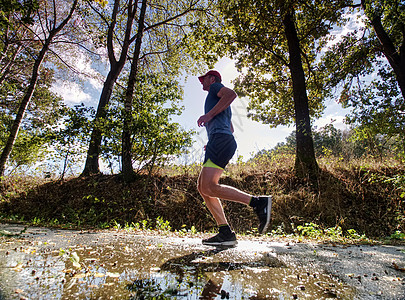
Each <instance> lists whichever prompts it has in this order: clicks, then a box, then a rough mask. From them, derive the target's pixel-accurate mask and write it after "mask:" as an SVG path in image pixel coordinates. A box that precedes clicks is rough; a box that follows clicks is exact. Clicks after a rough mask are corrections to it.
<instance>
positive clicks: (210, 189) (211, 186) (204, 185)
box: [198, 182, 218, 197]
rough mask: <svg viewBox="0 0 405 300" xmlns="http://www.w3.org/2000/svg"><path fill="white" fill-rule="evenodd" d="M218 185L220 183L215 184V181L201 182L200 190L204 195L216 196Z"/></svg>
mask: <svg viewBox="0 0 405 300" xmlns="http://www.w3.org/2000/svg"><path fill="white" fill-rule="evenodd" d="M217 187H218V184H215V183H213V182H199V184H198V191H199V192H200V193H201V194H202V195H206V196H209V197H216V190H217Z"/></svg>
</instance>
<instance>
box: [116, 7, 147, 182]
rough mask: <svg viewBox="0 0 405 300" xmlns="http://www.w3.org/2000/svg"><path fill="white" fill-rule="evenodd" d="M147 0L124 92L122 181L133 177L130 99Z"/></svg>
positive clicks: (134, 81) (140, 19) (136, 71)
mask: <svg viewBox="0 0 405 300" xmlns="http://www.w3.org/2000/svg"><path fill="white" fill-rule="evenodd" d="M146 3H147V0H142V7H141V13H140V16H139V20H138V33H137V37H136V42H135V49H134V55H133V58H132V64H131V71H130V74H129V79H128V86H127V90H126V92H125V103H124V108H125V111H124V116H123V117H124V126H123V131H122V175H123V177H124V180H126V181H130V180H131V179H132V177H133V174H134V170H133V167H132V153H131V151H132V141H131V130H130V128H131V124H132V122H133V118H132V99H133V96H134V89H135V83H136V76H137V73H138V60H139V56H140V52H141V45H142V37H143V30H144V28H145V24H144V20H145V12H146Z"/></svg>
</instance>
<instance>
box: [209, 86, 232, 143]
mask: <svg viewBox="0 0 405 300" xmlns="http://www.w3.org/2000/svg"><path fill="white" fill-rule="evenodd" d="M223 87H224V85H223V84H222V83H219V82H214V83H213V84H211V86H210V91H209V92H208V95H207V98H206V99H205V105H204V112H205V113H208V112H209V111H210V110H211V109H212V108H213V107H214V106H215V105H216V104H217V103H218V101H219V99H220V98H219V97H218V96H217V94H218V93H219V91H220V90H221V89H222V88H223ZM231 118H232V111H231V107H230V106H228V107H227V108H226V109H225V110H224V111H222V112H221V113H219V114H217V115H216V116H215V117H214V118H213V119H212V120H211V121H209V122H208V124H207V125H206V129H207V133H208V139H209V138H210V137H211V136H212V135H213V134H214V133H225V134H231V135H232V131H231Z"/></svg>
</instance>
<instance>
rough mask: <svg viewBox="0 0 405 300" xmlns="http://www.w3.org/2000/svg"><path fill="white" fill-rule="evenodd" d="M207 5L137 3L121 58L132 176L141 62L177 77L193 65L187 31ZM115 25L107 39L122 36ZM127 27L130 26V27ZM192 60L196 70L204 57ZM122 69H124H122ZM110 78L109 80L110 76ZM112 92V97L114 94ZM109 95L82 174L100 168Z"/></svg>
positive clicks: (181, 0)
mask: <svg viewBox="0 0 405 300" xmlns="http://www.w3.org/2000/svg"><path fill="white" fill-rule="evenodd" d="M207 6H209V5H208V4H207V3H206V2H205V1H202V0H193V1H188V0H176V1H174V2H173V1H167V0H165V1H156V0H154V1H142V2H140V3H138V10H137V11H136V15H135V16H134V18H135V19H136V21H134V20H132V23H133V26H134V27H136V29H135V30H134V33H133V35H132V36H128V37H127V35H125V37H124V38H123V39H122V40H121V45H127V43H129V45H128V47H129V50H128V49H126V51H127V52H126V55H125V56H122V57H123V58H125V59H126V58H127V57H128V56H129V57H130V68H129V79H128V83H127V87H126V91H127V94H126V104H125V110H126V111H125V113H124V120H125V124H126V125H125V126H124V132H123V147H122V150H123V153H122V159H123V172H124V173H125V174H127V175H129V176H130V174H131V173H132V163H131V160H130V157H131V154H130V151H131V140H130V138H129V136H130V134H131V133H130V132H129V131H128V128H129V125H130V122H131V118H132V114H131V110H132V105H131V103H132V97H133V94H134V86H135V84H136V81H137V74H138V69H139V65H140V63H142V64H143V66H144V67H143V68H142V69H143V70H144V72H146V73H150V74H153V73H154V72H156V71H158V70H161V69H164V70H165V72H166V75H167V76H178V75H179V73H180V70H184V69H187V68H188V67H190V64H191V63H190V62H191V61H192V60H191V57H193V58H194V57H195V53H194V56H192V55H191V54H190V52H188V51H186V50H185V49H186V48H187V46H186V43H185V39H186V37H187V34H188V32H189V31H190V30H192V29H191V27H192V26H193V24H195V23H196V22H197V21H198V20H199V17H200V15H202V14H205V15H207V14H208V13H207V10H209V9H208V8H207ZM193 13H195V14H193ZM205 17H207V16H205ZM114 24H115V23H111V24H110V25H109V27H108V28H109V31H108V37H107V41H109V40H110V41H112V38H113V37H114V36H119V35H120V31H119V29H120V28H117V29H115V28H114V27H113V26H112V25H114ZM127 26H128V22H127ZM122 27H123V26H121V28H122ZM126 28H127V29H128V27H126ZM170 28H176V30H171V29H170ZM110 36H111V38H110ZM133 43H134V45H133ZM110 45H111V47H110ZM112 46H113V44H112V42H108V43H107V47H108V49H110V48H111V49H112V50H111V51H110V50H109V58H110V57H111V56H112V55H113V54H114V52H113V47H112ZM122 49H124V47H122ZM122 51H123V50H121V54H123V52H122ZM186 52H187V54H188V56H187V57H182V58H180V55H181V54H186ZM173 53H175V54H173ZM180 59H182V60H180ZM110 62H111V58H110ZM193 63H194V66H192V67H191V69H195V68H196V66H198V65H199V64H200V63H201V60H200V61H198V60H197V61H193ZM124 64H125V62H124ZM121 70H122V68H121V69H120V71H121ZM109 74H110V73H109ZM115 74H116V75H117V76H116V77H115V78H113V79H114V81H109V82H115V80H117V78H118V76H119V73H115ZM107 80H109V78H108V77H107ZM107 80H106V82H107ZM105 87H106V84H105V85H104V89H105ZM112 88H113V85H111V86H110V89H109V90H110V91H112ZM104 89H103V93H104ZM109 95H110V96H111V93H110V94H109ZM110 96H109V97H110ZM109 97H108V98H106V97H104V96H103V94H102V96H101V97H100V102H99V106H98V110H97V114H96V118H95V122H94V124H95V125H94V128H93V134H92V139H91V141H90V145H89V151H88V154H87V160H86V166H85V169H84V171H83V175H88V174H92V173H98V172H99V171H100V170H99V163H98V159H99V154H100V145H101V141H102V129H101V126H99V125H100V124H102V123H103V118H104V117H105V113H106V110H107V105H108V99H110V98H109ZM103 99H105V100H103ZM102 100H103V101H102ZM98 126H99V127H98Z"/></svg>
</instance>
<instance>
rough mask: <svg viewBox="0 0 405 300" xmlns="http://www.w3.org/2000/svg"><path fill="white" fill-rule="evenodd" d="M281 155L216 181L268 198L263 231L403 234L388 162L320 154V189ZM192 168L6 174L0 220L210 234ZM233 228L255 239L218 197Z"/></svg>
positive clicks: (398, 188) (338, 237)
mask: <svg viewBox="0 0 405 300" xmlns="http://www.w3.org/2000/svg"><path fill="white" fill-rule="evenodd" d="M293 159H294V158H293V157H292V156H289V155H279V156H274V157H271V158H269V157H259V158H257V159H255V160H253V161H249V162H243V161H241V160H238V162H237V163H236V164H233V165H231V166H230V167H229V168H228V169H227V171H226V172H225V174H224V176H223V177H222V178H221V183H223V184H228V185H231V186H234V187H236V188H239V189H241V190H244V191H247V192H249V193H252V194H257V195H261V194H271V195H273V199H274V204H273V214H272V228H271V235H272V236H277V237H280V238H281V237H293V238H301V239H307V238H309V239H317V240H322V239H327V240H329V241H332V242H345V241H357V242H367V241H370V240H371V239H385V240H388V241H391V242H403V241H404V240H405V199H404V198H405V168H404V166H403V165H402V164H401V163H399V162H397V161H395V160H386V161H377V160H373V159H372V158H367V159H364V160H357V161H350V162H345V161H343V160H341V159H339V158H333V157H328V158H321V159H319V160H318V163H319V165H320V167H321V174H320V177H319V182H318V187H316V188H314V187H313V185H311V184H310V183H309V182H307V181H306V180H299V179H297V178H296V177H295V176H294V172H293V165H294V160H293ZM199 170H200V166H198V165H193V166H187V167H181V166H172V167H170V168H169V167H167V168H166V169H164V170H161V171H160V173H159V174H156V175H154V176H153V177H152V178H147V176H143V175H139V176H138V177H137V180H135V181H134V182H132V183H125V182H122V180H121V178H120V176H119V175H96V176H91V177H86V178H81V177H79V178H70V179H68V180H66V181H63V182H61V181H57V180H48V181H44V180H43V179H39V178H33V177H24V176H22V177H7V178H4V179H3V181H2V183H1V186H0V189H1V190H0V220H2V221H4V222H5V221H8V222H10V221H13V222H22V223H24V224H30V225H42V226H55V227H60V228H86V227H97V228H103V229H104V228H116V229H125V230H154V231H157V232H161V233H168V232H175V233H176V234H179V235H186V234H187V235H188V234H196V233H198V232H207V231H209V230H211V229H212V228H213V227H214V225H215V223H214V220H213V219H212V217H211V215H210V213H209V211H208V210H207V208H206V206H205V205H204V203H203V201H202V199H201V197H200V196H199V194H198V192H197V189H196V181H197V176H198V172H199ZM224 209H225V211H226V214H227V216H228V219H229V222H230V224H231V226H232V227H233V228H234V230H236V231H237V232H238V233H239V234H242V235H243V234H248V235H255V234H257V230H256V231H255V230H254V228H255V227H256V226H257V224H256V217H255V216H254V215H253V213H252V211H251V210H250V209H249V208H248V207H245V206H243V205H241V204H238V203H233V202H224Z"/></svg>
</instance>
